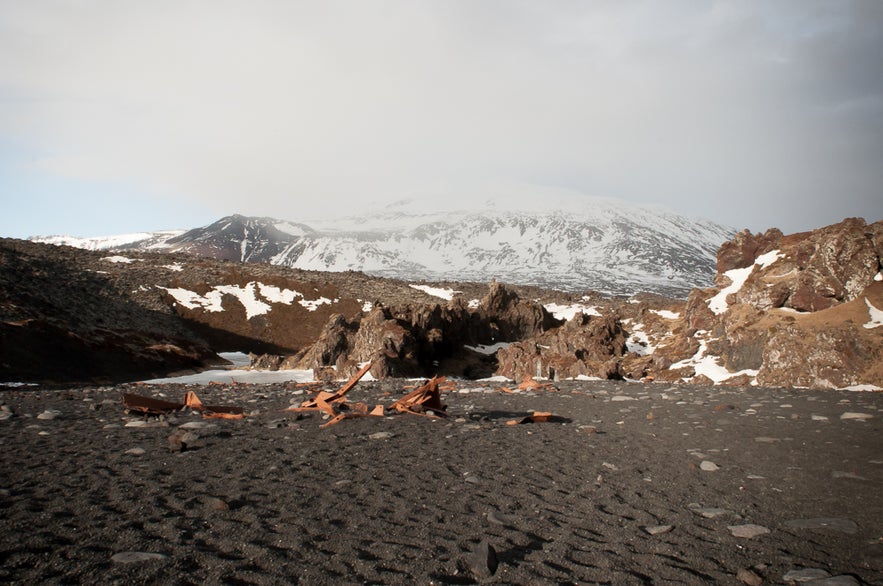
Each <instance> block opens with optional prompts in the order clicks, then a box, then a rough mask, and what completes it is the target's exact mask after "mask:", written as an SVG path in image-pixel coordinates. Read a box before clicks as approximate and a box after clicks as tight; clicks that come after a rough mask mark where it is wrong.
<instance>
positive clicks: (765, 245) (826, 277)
mask: <svg viewBox="0 0 883 586" xmlns="http://www.w3.org/2000/svg"><path fill="white" fill-rule="evenodd" d="M881 246H883V223H881V222H876V223H874V224H870V225H868V224H867V223H866V222H865V221H864V220H862V219H861V218H848V219H846V220H844V221H842V222H840V223H838V224H834V225H831V226H826V227H824V228H820V229H818V230H814V231H812V232H804V233H800V234H792V235H789V236H783V235H782V233H781V232H780V231H779V230H775V229H773V230H768V231H767V232H766V233H765V234H757V235H754V236H752V235H751V234H750V233H748V232H747V231H746V232H742V233H740V234H738V235H737V236H736V238H735V239H734V240H733V241H731V242H728V243H725V244H724V245H723V246H722V247H721V250H720V253H719V254H718V274H717V278H716V281H715V282H716V283H717V285H718V286H719V287H721V288H724V287H726V286H727V285H729V284H730V282H731V280H732V275H731V273H730V271H732V270H734V269H736V270H739V269H745V268H747V267H752V266H754V269H753V270H751V271H750V274H748V276H747V277H746V278H745V282H744V284H743V285H742V286H741V287H740V288H739V289H738V291H736V292H734V293H733V294H732V295H733V299H732V301H731V303H734V304H747V305H752V306H754V307H756V308H758V309H761V310H766V309H771V308H775V307H789V308H791V309H795V310H797V311H819V310H822V309H827V308H829V307H833V306H834V305H836V304H837V303H843V302H847V301H851V300H853V299H855V298H856V297H858V296H859V295H860V294H861V293H862V291H863V290H864V289H865V287H867V285H868V283H870V282H871V281H872V280H873V278H874V275H876V274H877V273H879V272H880V270H881V266H880V249H881ZM774 251H779V252H778V254H776V255H775V256H776V258H775V260H772V262H769V264H766V265H765V266H761V265H760V264H758V263H756V262H755V261H756V260H757V259H758V258H761V257H763V256H764V255H769V254H773V253H774Z"/></svg>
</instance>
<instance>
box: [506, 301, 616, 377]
mask: <svg viewBox="0 0 883 586" xmlns="http://www.w3.org/2000/svg"><path fill="white" fill-rule="evenodd" d="M625 340H626V338H625V333H624V332H623V329H622V325H621V323H620V321H619V320H618V319H617V318H616V317H615V316H613V315H606V316H601V317H598V316H589V315H584V314H582V313H580V314H577V315H576V316H574V318H573V319H571V320H569V321H568V322H567V323H565V324H564V325H563V326H561V327H559V328H555V329H553V330H550V331H546V332H543V333H541V334H540V335H538V336H536V337H532V338H529V339H527V340H524V341H522V342H516V343H514V344H511V345H509V346H508V347H506V348H503V349H501V350H500V351H499V352H497V361H498V367H497V374H501V375H503V376H507V377H509V378H513V379H516V380H521V379H522V378H523V377H524V376H525V375H531V376H537V377H548V378H550V379H558V378H572V377H577V376H580V375H583V376H594V377H599V378H604V379H620V378H622V372H621V368H620V358H622V356H623V354H624V353H625V349H626V345H625Z"/></svg>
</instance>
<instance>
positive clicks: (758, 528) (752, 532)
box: [727, 523, 770, 539]
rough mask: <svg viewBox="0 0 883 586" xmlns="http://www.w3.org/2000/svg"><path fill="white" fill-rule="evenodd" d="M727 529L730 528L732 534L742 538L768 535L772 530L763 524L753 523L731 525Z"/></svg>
mask: <svg viewBox="0 0 883 586" xmlns="http://www.w3.org/2000/svg"><path fill="white" fill-rule="evenodd" d="M727 529H729V530H730V535H732V536H733V537H739V538H742V539H751V538H753V537H757V536H758V535H766V534H767V533H769V532H770V530H769V529H767V528H766V527H764V526H763V525H754V524H753V523H747V524H745V525H729V526H728V527H727Z"/></svg>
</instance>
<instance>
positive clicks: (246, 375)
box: [144, 370, 313, 385]
mask: <svg viewBox="0 0 883 586" xmlns="http://www.w3.org/2000/svg"><path fill="white" fill-rule="evenodd" d="M312 380H313V371H312V370H206V371H205V372H200V373H197V374H189V375H185V376H176V377H171V378H155V379H152V380H147V381H144V382H145V383H149V384H157V385H160V384H166V383H178V384H185V385H207V384H209V383H213V382H218V383H234V382H235V383H248V384H272V383H284V382H289V381H291V382H298V383H306V382H312Z"/></svg>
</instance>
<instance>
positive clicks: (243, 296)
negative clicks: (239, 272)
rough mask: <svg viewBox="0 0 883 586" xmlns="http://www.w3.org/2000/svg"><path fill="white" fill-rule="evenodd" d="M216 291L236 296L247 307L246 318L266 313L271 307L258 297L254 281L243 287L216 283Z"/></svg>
mask: <svg viewBox="0 0 883 586" xmlns="http://www.w3.org/2000/svg"><path fill="white" fill-rule="evenodd" d="M215 291H217V292H218V293H219V294H224V293H226V294H227V295H232V296H234V297H236V298H237V299H238V300H239V303H241V304H242V306H243V307H244V308H245V319H251V318H253V317H255V316H258V315H264V314H265V313H267V312H268V311H270V309H271V306H270V305H269V304H268V303H264V302H263V301H261V300H260V299H258V298H257V291H255V283H254V282H251V283H249V284H248V285H246V286H245V288H242V287H240V286H239V285H216V286H215ZM219 296H220V295H219ZM219 304H220V303H219Z"/></svg>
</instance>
